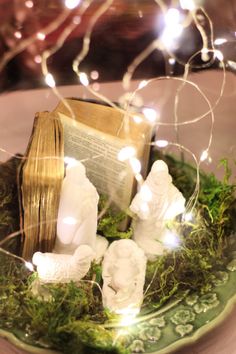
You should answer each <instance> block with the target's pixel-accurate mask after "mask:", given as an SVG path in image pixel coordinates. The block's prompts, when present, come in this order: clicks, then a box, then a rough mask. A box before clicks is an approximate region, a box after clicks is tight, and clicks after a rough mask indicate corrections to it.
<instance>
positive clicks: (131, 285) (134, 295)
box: [102, 239, 146, 314]
mask: <svg viewBox="0 0 236 354" xmlns="http://www.w3.org/2000/svg"><path fill="white" fill-rule="evenodd" d="M145 272H146V257H145V255H144V252H143V251H142V249H141V248H139V247H138V246H137V245H136V243H135V242H134V241H132V240H127V239H125V240H119V241H114V242H112V243H111V245H110V246H109V248H108V250H107V252H106V253H105V256H104V260H103V264H102V278H103V289H102V290H103V305H104V307H106V308H108V309H109V310H110V311H113V312H116V313H120V314H122V312H123V310H126V309H127V308H129V309H133V310H137V309H139V308H140V306H141V304H142V301H143V286H144V281H145Z"/></svg>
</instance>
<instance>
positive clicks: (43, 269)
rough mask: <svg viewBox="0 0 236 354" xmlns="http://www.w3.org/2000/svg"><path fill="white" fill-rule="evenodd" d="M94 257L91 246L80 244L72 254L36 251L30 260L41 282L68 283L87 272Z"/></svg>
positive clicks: (75, 280)
mask: <svg viewBox="0 0 236 354" xmlns="http://www.w3.org/2000/svg"><path fill="white" fill-rule="evenodd" d="M94 257H95V253H94V251H93V250H92V248H91V247H89V246H87V245H82V246H79V247H78V248H77V249H76V251H75V253H74V254H73V255H68V254H56V253H41V252H36V253H35V254H34V255H33V259H32V262H33V264H35V265H36V266H37V272H38V276H39V279H40V281H41V282H42V283H68V282H70V281H74V282H78V281H79V280H81V279H82V278H83V277H84V276H85V275H86V274H87V273H88V271H89V268H90V265H91V262H92V260H93V259H94Z"/></svg>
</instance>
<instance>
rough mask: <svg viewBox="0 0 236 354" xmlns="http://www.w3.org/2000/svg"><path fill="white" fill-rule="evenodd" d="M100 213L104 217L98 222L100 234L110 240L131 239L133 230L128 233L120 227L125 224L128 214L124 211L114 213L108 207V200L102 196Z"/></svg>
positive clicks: (99, 207) (99, 206)
mask: <svg viewBox="0 0 236 354" xmlns="http://www.w3.org/2000/svg"><path fill="white" fill-rule="evenodd" d="M98 211H99V212H100V213H101V214H102V217H101V218H100V219H99V221H98V228H97V230H98V232H99V233H101V234H102V235H103V236H105V237H106V238H108V239H112V240H114V239H122V238H131V236H132V229H131V228H129V229H128V230H127V231H120V230H119V227H120V225H121V224H122V222H125V220H126V218H127V214H126V213H125V212H124V211H118V212H117V211H114V210H113V209H112V208H110V207H108V198H107V197H106V196H101V197H100V200H99V205H98Z"/></svg>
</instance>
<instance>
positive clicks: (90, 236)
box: [54, 161, 99, 254]
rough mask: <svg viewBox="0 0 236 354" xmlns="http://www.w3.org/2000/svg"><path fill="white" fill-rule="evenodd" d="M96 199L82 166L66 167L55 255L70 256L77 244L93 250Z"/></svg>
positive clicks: (93, 189)
mask: <svg viewBox="0 0 236 354" xmlns="http://www.w3.org/2000/svg"><path fill="white" fill-rule="evenodd" d="M98 199H99V196H98V193H97V190H96V188H95V187H94V185H93V184H92V183H91V182H90V181H89V180H88V178H87V177H86V173H85V167H84V166H83V165H82V163H80V162H79V161H77V162H76V164H75V165H73V166H70V165H69V166H68V167H67V169H66V176H65V178H64V180H63V183H62V189H61V197H60V204H59V211H58V220H57V238H56V244H55V249H54V252H56V253H65V254H73V252H74V251H75V249H76V248H77V247H78V246H80V245H88V246H90V247H92V249H93V250H95V244H96V232H97V213H98Z"/></svg>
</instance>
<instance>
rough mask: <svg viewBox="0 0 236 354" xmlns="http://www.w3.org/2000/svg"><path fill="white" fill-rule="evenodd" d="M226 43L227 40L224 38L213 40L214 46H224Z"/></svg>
mask: <svg viewBox="0 0 236 354" xmlns="http://www.w3.org/2000/svg"><path fill="white" fill-rule="evenodd" d="M226 42H227V39H225V38H216V39H215V40H214V44H215V45H221V44H224V43H226Z"/></svg>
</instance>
